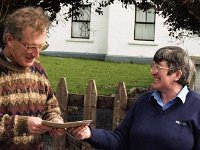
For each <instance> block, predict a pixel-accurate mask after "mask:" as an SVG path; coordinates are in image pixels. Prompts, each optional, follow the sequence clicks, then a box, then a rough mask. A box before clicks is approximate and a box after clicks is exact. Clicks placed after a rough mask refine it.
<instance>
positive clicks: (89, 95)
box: [83, 80, 97, 128]
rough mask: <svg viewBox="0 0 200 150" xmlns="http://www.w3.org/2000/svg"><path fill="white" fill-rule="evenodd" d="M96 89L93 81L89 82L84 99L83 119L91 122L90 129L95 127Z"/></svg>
mask: <svg viewBox="0 0 200 150" xmlns="http://www.w3.org/2000/svg"><path fill="white" fill-rule="evenodd" d="M96 107H97V89H96V83H95V80H89V81H88V86H87V90H86V94H85V97H84V109H83V119H85V120H88V119H89V120H90V119H91V120H92V123H91V125H90V126H91V127H94V128H95V127H96Z"/></svg>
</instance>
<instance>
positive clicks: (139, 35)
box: [134, 7, 155, 41]
mask: <svg viewBox="0 0 200 150" xmlns="http://www.w3.org/2000/svg"><path fill="white" fill-rule="evenodd" d="M134 30H135V31H134V40H141V41H154V38H155V9H154V8H151V9H148V10H146V11H144V10H141V9H139V8H138V7H136V11H135V29H134Z"/></svg>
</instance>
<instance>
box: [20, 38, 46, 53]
mask: <svg viewBox="0 0 200 150" xmlns="http://www.w3.org/2000/svg"><path fill="white" fill-rule="evenodd" d="M18 42H19V43H21V44H22V45H23V46H24V47H25V48H26V52H27V53H29V54H31V53H34V52H36V51H39V53H40V52H41V51H43V50H45V49H47V48H48V47H49V44H48V43H47V42H45V43H44V44H41V45H28V44H25V43H23V42H20V41H18Z"/></svg>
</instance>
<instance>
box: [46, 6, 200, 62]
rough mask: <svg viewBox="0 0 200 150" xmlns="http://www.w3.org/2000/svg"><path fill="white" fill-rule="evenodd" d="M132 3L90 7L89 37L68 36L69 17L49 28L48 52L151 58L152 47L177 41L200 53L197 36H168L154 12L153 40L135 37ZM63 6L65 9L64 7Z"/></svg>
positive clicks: (192, 51) (190, 51)
mask: <svg viewBox="0 0 200 150" xmlns="http://www.w3.org/2000/svg"><path fill="white" fill-rule="evenodd" d="M134 9H135V8H134V6H132V7H128V9H125V8H122V4H121V3H120V2H117V3H115V4H113V5H111V6H109V7H107V8H105V9H104V15H103V16H102V15H98V14H97V13H95V12H94V10H93V9H92V15H91V32H90V33H91V38H90V39H89V40H87V39H85V40H83V39H71V37H70V36H71V21H67V22H64V23H63V22H62V23H59V24H58V25H56V26H55V27H54V28H52V29H51V30H50V34H49V38H48V42H49V43H50V47H49V48H48V50H47V52H55V53H59V52H62V53H66V54H67V53H76V54H78V53H80V54H102V55H105V57H106V58H108V59H112V58H114V57H118V58H120V57H122V58H123V57H124V58H126V57H127V58H130V57H133V58H152V57H153V55H154V53H155V51H156V50H157V49H159V48H160V47H163V46H167V45H176V46H180V47H182V48H184V49H186V50H187V51H188V53H189V55H191V56H200V40H199V39H189V38H185V39H184V40H181V41H180V40H176V39H175V38H172V37H170V36H169V32H168V31H167V27H166V26H164V25H163V22H164V19H163V18H162V17H160V16H158V15H157V16H156V26H155V41H154V42H145V41H143V42H142V41H134V37H133V36H134V17H135V10H134ZM63 10H66V8H64V9H63Z"/></svg>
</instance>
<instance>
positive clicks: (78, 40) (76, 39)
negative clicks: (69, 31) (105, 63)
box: [66, 38, 94, 43]
mask: <svg viewBox="0 0 200 150" xmlns="http://www.w3.org/2000/svg"><path fill="white" fill-rule="evenodd" d="M66 41H67V42H87V43H93V42H94V40H91V39H79V38H70V39H67V40H66Z"/></svg>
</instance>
